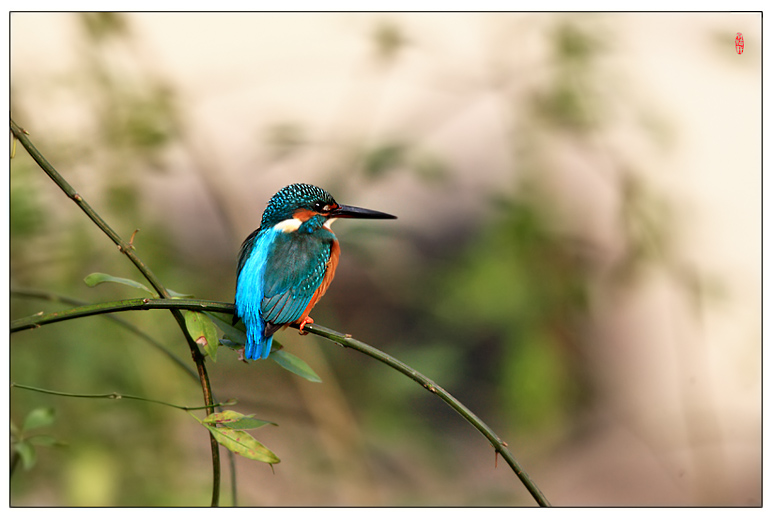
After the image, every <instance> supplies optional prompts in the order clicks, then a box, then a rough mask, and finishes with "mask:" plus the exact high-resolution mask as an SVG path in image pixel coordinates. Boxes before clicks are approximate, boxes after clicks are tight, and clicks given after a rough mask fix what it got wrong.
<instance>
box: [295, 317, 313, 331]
mask: <svg viewBox="0 0 772 519" xmlns="http://www.w3.org/2000/svg"><path fill="white" fill-rule="evenodd" d="M313 323H314V320H313V319H311V318H310V317H306V318H305V319H303V320H302V321H301V322H300V326H298V330H299V331H300V335H308V332H307V331H305V330H303V327H305V325H307V324H313Z"/></svg>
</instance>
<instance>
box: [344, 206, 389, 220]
mask: <svg viewBox="0 0 772 519" xmlns="http://www.w3.org/2000/svg"><path fill="white" fill-rule="evenodd" d="M329 216H330V217H331V218H363V219H364V218H366V219H370V220H393V219H396V218H397V217H396V216H394V215H391V214H388V213H382V212H380V211H373V210H372V209H364V208H362V207H353V206H350V205H341V206H338V207H337V208H335V209H333V210H332V211H330V214H329Z"/></svg>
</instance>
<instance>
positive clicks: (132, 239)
mask: <svg viewBox="0 0 772 519" xmlns="http://www.w3.org/2000/svg"><path fill="white" fill-rule="evenodd" d="M138 232H139V229H134V232H133V233H131V238H129V248H130V249H131V250H134V237H135V236H136V235H137V233H138Z"/></svg>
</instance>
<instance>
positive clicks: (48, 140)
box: [10, 13, 761, 506]
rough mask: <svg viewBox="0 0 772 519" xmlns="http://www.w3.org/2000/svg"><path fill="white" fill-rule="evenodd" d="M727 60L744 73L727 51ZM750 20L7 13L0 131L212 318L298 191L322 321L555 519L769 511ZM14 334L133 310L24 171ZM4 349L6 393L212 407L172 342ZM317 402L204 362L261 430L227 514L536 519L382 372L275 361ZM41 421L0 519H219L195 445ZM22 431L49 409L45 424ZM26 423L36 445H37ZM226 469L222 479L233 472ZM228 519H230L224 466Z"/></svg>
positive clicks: (89, 407)
mask: <svg viewBox="0 0 772 519" xmlns="http://www.w3.org/2000/svg"><path fill="white" fill-rule="evenodd" d="M738 32H741V33H742V34H743V36H744V45H745V46H744V52H743V54H742V55H738V54H737V52H736V50H735V35H736V34H737V33H738ZM760 38H761V15H760V14H758V13H755V14H754V13H744V14H743V13H731V14H730V13H719V14H709V13H702V14H685V13H684V14H642V13H637V14H576V13H575V14H549V13H547V14H544V13H542V14H517V13H513V14H502V13H499V14H468V13H467V14H429V13H424V14H397V13H395V14H347V13H335V14H245V13H240V14H228V13H222V14H216V13H207V14H176V13H166V14H87V13H83V14H33V13H27V14H25V13H13V14H12V15H11V40H10V44H11V47H10V48H11V109H12V117H13V118H14V120H15V121H16V122H17V123H18V124H19V125H20V126H21V127H23V128H25V129H26V130H27V131H29V133H30V134H31V138H32V140H33V142H34V143H35V144H36V146H37V147H38V149H40V151H41V152H42V153H43V154H44V155H45V156H46V158H47V159H48V160H49V161H50V162H51V163H52V164H53V165H54V166H55V167H56V168H57V169H58V170H59V172H60V173H61V174H62V175H63V176H64V177H65V178H66V179H67V180H68V181H69V182H70V183H71V184H72V185H73V186H74V187H75V189H76V190H78V192H79V193H80V194H81V195H82V196H83V197H84V198H85V199H86V200H87V201H88V202H89V203H90V204H91V205H92V206H93V207H94V208H95V209H96V210H97V211H98V212H99V213H100V214H101V215H102V216H104V217H105V219H106V220H107V221H108V223H110V224H111V225H112V227H113V228H114V229H115V230H116V231H117V232H118V233H119V234H120V235H121V236H123V237H124V238H125V239H128V238H129V237H130V236H131V234H132V233H133V232H134V230H135V229H139V232H138V233H137V235H136V237H135V239H134V245H135V247H136V252H137V254H138V255H139V256H140V257H141V258H142V259H143V260H144V261H145V262H146V263H147V264H148V265H149V266H150V268H151V269H153V271H154V272H155V273H156V274H157V275H158V276H159V277H160V279H161V280H162V281H163V282H164V283H165V285H166V286H167V287H169V288H172V289H174V290H176V291H178V292H182V293H186V294H194V295H195V296H196V297H197V298H201V299H213V300H221V301H227V302H230V301H232V300H233V293H234V285H235V269H236V255H237V252H238V248H239V245H240V244H241V241H242V240H243V239H244V238H245V237H246V236H247V235H248V234H249V233H250V232H251V231H252V230H253V229H254V228H256V227H257V226H258V225H259V220H260V215H261V214H262V211H263V209H264V207H265V204H266V202H267V201H268V199H269V198H270V196H271V195H272V194H273V193H274V192H276V191H277V190H278V189H279V188H281V187H283V186H285V185H287V184H290V183H293V182H310V183H314V184H317V185H319V186H322V187H324V188H325V189H327V190H328V191H330V192H331V193H333V195H334V196H335V197H336V199H337V200H338V202H340V203H346V204H351V205H357V206H362V207H368V208H372V209H377V210H381V211H386V212H389V213H392V214H396V215H398V216H399V219H398V220H396V221H393V222H367V221H364V222H361V221H360V222H354V221H347V222H340V223H338V224H337V225H336V226H335V230H336V232H337V234H338V237H339V239H340V241H341V245H342V250H343V254H342V258H341V264H340V267H339V269H338V273H337V277H336V280H335V282H334V283H333V285H332V287H331V289H330V290H329V292H328V293H327V295H326V296H325V298H324V299H323V300H322V301H321V303H320V304H319V305H318V306H317V307H316V310H315V311H314V314H313V317H314V318H315V319H316V322H317V323H319V324H322V325H324V326H327V327H330V328H333V329H336V330H340V331H342V332H345V333H350V334H352V335H353V336H354V337H356V338H358V339H360V340H362V341H365V342H367V343H369V344H372V345H373V346H375V347H377V348H379V349H382V350H383V351H385V352H387V353H389V354H391V355H393V356H395V357H397V358H399V359H401V360H403V361H404V362H406V363H407V364H409V365H411V366H412V367H414V368H416V369H417V370H419V371H421V372H423V373H424V374H426V375H427V376H429V377H430V378H432V379H434V380H435V381H436V382H437V383H438V384H439V385H441V386H442V387H444V388H446V389H447V390H448V391H450V392H451V393H452V394H453V395H454V396H456V397H457V398H458V399H459V400H461V401H462V402H463V403H465V404H466V405H467V406H468V407H470V408H471V409H472V410H473V411H474V412H475V413H476V414H478V416H480V417H481V418H482V419H483V420H484V421H485V422H487V423H488V424H489V425H490V426H491V427H492V428H493V429H494V430H495V431H496V432H497V433H498V434H499V436H501V437H502V439H503V440H505V441H506V442H507V443H508V444H509V447H510V449H511V450H512V452H513V453H514V455H515V457H516V458H517V459H518V460H519V461H520V462H521V463H522V464H523V466H524V468H525V469H526V470H527V471H528V473H529V474H530V475H531V477H532V478H533V479H534V480H535V481H536V483H537V484H538V485H539V487H540V488H541V489H542V491H543V492H544V493H545V495H546V496H547V497H548V499H550V501H551V502H552V503H553V504H555V505H563V506H572V505H732V506H735V505H739V506H745V505H760V504H761V362H760V360H761V312H760V310H761V304H760V303H761V240H760V235H761V234H760V230H761V203H760V201H761V190H760V187H761V182H760V180H761V175H760V171H761V154H760V151H761V148H760V143H761V75H760V72H761V60H760V54H761V47H760ZM10 174H11V177H10V210H11V216H10V227H11V234H10V260H11V264H10V265H11V268H10V278H11V319H15V318H18V317H23V316H27V315H30V314H33V313H35V312H39V311H45V312H49V311H54V310H56V309H59V308H66V307H68V302H67V301H61V300H59V301H56V300H52V299H56V297H57V296H60V295H63V296H67V297H69V298H73V299H75V300H77V301H71V302H70V303H73V304H75V303H77V302H78V301H80V302H86V301H88V302H96V301H109V300H116V299H126V298H132V297H140V296H141V295H142V294H141V292H137V291H135V290H133V289H131V288H129V287H126V286H122V285H108V284H105V285H100V286H98V287H95V288H88V287H87V286H86V285H85V284H84V283H83V278H84V277H85V276H86V275H88V274H90V273H92V272H107V273H109V274H112V275H115V276H123V277H129V278H132V279H136V280H138V281H142V278H141V276H140V274H139V273H138V272H137V271H136V270H135V269H133V267H132V266H131V264H130V263H129V262H128V261H127V260H126V258H124V257H123V256H122V255H121V254H119V253H118V252H117V251H116V249H115V247H114V245H113V244H112V243H111V242H110V241H109V240H108V239H107V238H106V237H105V236H104V235H103V234H101V232H100V231H99V230H98V229H97V228H96V227H95V226H94V225H93V224H91V223H90V222H89V221H88V219H87V218H86V217H85V215H84V214H82V212H80V211H79V210H78V208H77V207H76V206H75V205H73V204H72V203H70V201H69V200H67V198H66V197H65V196H64V194H63V193H62V192H60V191H59V190H58V188H57V187H56V186H55V185H54V184H53V183H52V182H51V181H50V180H49V179H48V178H47V177H46V176H45V174H44V173H43V172H42V171H41V170H40V169H39V168H38V167H37V166H36V165H35V164H34V163H33V162H32V160H31V159H30V158H29V156H28V155H27V153H26V152H25V151H24V150H23V149H22V148H21V146H19V147H18V149H17V152H16V156H15V158H14V159H13V160H12V161H11V173H10ZM120 318H121V319H123V320H124V321H126V322H128V323H129V324H130V325H133V326H135V327H136V328H138V329H140V330H141V331H142V332H144V333H145V334H148V335H149V336H151V337H152V339H153V340H154V341H156V343H157V344H155V345H154V344H153V343H151V342H150V341H148V339H147V338H146V337H143V336H141V335H140V334H138V333H135V332H134V331H131V330H129V329H128V328H127V327H126V326H124V325H122V324H120V323H116V322H114V321H113V320H110V319H108V318H104V317H90V318H87V319H79V320H75V321H68V322H66V323H60V324H55V325H50V326H45V327H43V328H40V329H38V330H33V331H24V332H20V333H17V334H14V335H13V336H12V337H11V356H10V378H11V381H13V382H16V383H20V384H28V385H32V386H36V387H42V388H46V389H52V390H57V391H65V392H73V393H110V392H118V393H125V394H133V395H141V396H145V397H147V398H154V399H159V400H165V401H169V402H172V403H176V404H180V405H189V406H197V405H201V402H202V400H201V394H200V389H199V385H198V383H197V381H196V380H195V379H194V378H192V377H190V376H189V374H188V373H186V372H185V370H183V369H180V367H179V366H178V365H176V364H175V363H173V362H171V361H170V360H169V359H168V358H167V356H165V355H164V354H162V353H160V352H159V350H158V345H159V344H160V346H162V347H164V348H165V349H167V350H169V351H170V352H172V353H173V354H174V355H176V356H178V357H179V358H181V359H182V360H183V361H184V362H185V363H188V364H190V365H191V366H192V361H190V354H189V352H188V349H187V345H186V344H185V342H184V340H183V339H182V337H181V335H180V332H179V329H178V328H177V326H176V324H175V322H174V320H173V319H172V318H171V316H170V315H169V313H168V312H139V313H124V314H121V315H120ZM278 337H279V340H281V342H282V343H283V344H284V346H285V347H286V348H287V349H288V351H290V352H292V353H294V354H296V355H298V356H299V357H301V358H302V359H304V360H305V361H306V362H308V364H309V365H310V366H311V367H312V368H313V369H314V370H315V371H316V372H317V373H318V374H319V375H320V376H321V378H322V379H323V383H321V384H314V383H311V382H308V381H306V380H304V379H301V378H300V377H297V376H294V375H292V374H290V373H288V372H286V371H284V370H282V369H280V368H279V367H278V366H277V365H276V364H274V363H272V362H255V363H252V364H250V365H246V364H244V363H242V362H239V361H238V360H237V356H236V354H235V353H233V352H231V351H229V350H227V349H221V350H220V354H219V357H218V359H217V362H216V363H212V362H208V369H209V373H210V376H211V379H212V385H213V388H214V391H215V394H216V398H217V399H219V400H220V401H224V400H227V399H229V398H237V399H238V401H239V403H238V405H237V406H236V407H235V409H236V410H237V411H239V412H242V413H245V414H249V413H254V414H255V415H256V417H257V418H261V419H265V420H271V421H274V422H277V423H278V424H279V426H278V427H264V428H261V429H258V430H256V431H254V435H255V436H256V437H257V439H258V440H260V441H261V442H263V443H264V444H265V445H266V446H268V447H269V448H270V449H272V450H273V451H274V452H275V453H276V454H277V455H278V456H279V457H280V458H281V460H282V461H281V463H280V464H278V465H276V466H275V467H274V470H273V471H272V470H271V468H270V467H269V466H267V465H265V464H262V463H258V462H254V461H250V460H247V459H242V458H239V459H237V460H236V477H237V489H238V503H239V504H240V505H259V506H285V505H303V506H324V505H337V506H346V505H359V506H388V505H391V506H406V505H415V506H488V505H490V506H518V505H523V506H530V505H533V504H534V501H533V500H532V498H531V497H530V495H529V494H528V493H527V491H526V490H525V488H524V487H523V486H522V485H521V484H520V482H519V481H518V479H517V478H516V477H515V475H514V474H513V473H512V471H511V470H510V469H509V467H508V466H507V465H506V464H505V463H503V462H502V460H499V463H498V467H496V466H495V458H494V452H493V449H492V448H491V447H490V445H489V444H488V443H487V441H486V440H485V439H484V438H483V437H482V436H481V435H480V434H479V433H478V432H477V431H476V430H474V429H473V428H472V427H471V426H470V425H469V424H467V423H466V422H465V421H463V420H462V419H461V418H460V417H459V416H458V415H456V414H455V413H454V412H453V411H452V410H450V409H449V408H448V407H447V406H446V405H445V404H443V403H442V402H441V401H440V400H439V399H438V398H436V397H435V396H433V395H432V394H430V393H428V392H427V391H425V390H423V388H421V387H420V386H419V385H417V384H415V383H414V382H411V381H409V380H408V379H406V378H405V377H403V376H401V375H399V374H397V373H396V372H393V371H392V370H390V369H388V368H386V367H385V366H383V365H381V364H379V363H377V362H375V361H373V360H372V359H370V358H368V357H365V356H363V355H360V354H358V353H356V352H354V351H347V350H344V349H343V348H341V347H339V346H337V345H335V344H333V343H330V342H327V341H324V340H322V339H320V338H318V337H315V336H313V335H308V336H305V337H301V336H299V335H298V334H297V333H296V332H295V331H293V330H288V331H284V332H280V333H279V335H278ZM41 408H43V409H48V408H52V409H53V412H54V421H53V423H50V424H49V425H46V426H45V427H43V428H42V429H41V432H43V433H45V434H47V435H50V436H51V437H53V438H55V439H56V440H57V441H59V442H62V443H65V444H66V446H54V447H47V446H40V447H39V448H37V449H36V454H37V456H36V462H35V464H34V465H33V466H32V467H31V468H29V469H28V470H24V469H23V468H18V469H17V470H16V471H15V472H14V474H13V477H12V480H11V504H12V505H19V506H46V505H67V506H70V505H75V506H80V505H83V506H92V505H93V506H111V505H124V506H131V505H141V506H156V505H187V506H199V505H207V504H208V503H209V501H210V492H211V458H210V453H209V442H208V439H207V433H206V432H205V430H204V429H203V428H202V427H201V426H200V425H198V424H197V423H196V422H195V421H194V420H193V419H192V418H191V417H189V416H187V415H186V413H184V412H181V411H177V410H173V409H170V408H167V407H163V406H158V405H152V404H146V403H141V402H134V401H125V400H124V401H112V400H86V399H75V398H64V397H58V396H52V395H44V394H39V393H33V392H29V391H23V390H20V389H14V390H12V392H11V419H12V422H13V423H14V424H15V425H16V426H21V424H22V423H23V422H24V421H25V418H26V417H27V416H28V415H29V414H30V413H31V412H33V411H34V410H36V409H41ZM37 412H38V413H40V411H37ZM46 423H48V422H46ZM222 452H223V454H224V453H225V451H224V450H222ZM223 471H224V485H223V492H222V493H223V499H222V502H223V504H230V503H232V498H231V494H230V481H231V477H230V474H229V470H228V465H227V460H226V459H224V461H223Z"/></svg>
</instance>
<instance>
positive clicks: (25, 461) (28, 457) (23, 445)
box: [13, 442, 37, 470]
mask: <svg viewBox="0 0 772 519" xmlns="http://www.w3.org/2000/svg"><path fill="white" fill-rule="evenodd" d="M13 448H14V450H15V451H16V452H18V453H19V456H21V462H22V465H23V466H24V470H29V469H31V468H32V467H33V466H35V460H36V459H37V455H36V453H35V447H33V446H32V445H30V444H29V443H28V442H19V443H16V444H14V445H13Z"/></svg>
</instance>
